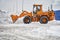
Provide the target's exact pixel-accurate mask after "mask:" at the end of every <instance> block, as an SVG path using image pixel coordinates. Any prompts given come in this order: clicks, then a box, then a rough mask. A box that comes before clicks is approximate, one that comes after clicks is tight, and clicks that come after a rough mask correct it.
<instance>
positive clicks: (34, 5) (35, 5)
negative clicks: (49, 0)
mask: <svg viewBox="0 0 60 40" xmlns="http://www.w3.org/2000/svg"><path fill="white" fill-rule="evenodd" d="M33 6H42V5H41V4H34V5H33Z"/></svg>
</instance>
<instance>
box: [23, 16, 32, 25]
mask: <svg viewBox="0 0 60 40" xmlns="http://www.w3.org/2000/svg"><path fill="white" fill-rule="evenodd" d="M23 22H24V23H25V24H29V23H31V18H30V17H29V16H26V17H25V18H24V19H23Z"/></svg>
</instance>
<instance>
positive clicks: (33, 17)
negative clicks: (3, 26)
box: [11, 4, 54, 24]
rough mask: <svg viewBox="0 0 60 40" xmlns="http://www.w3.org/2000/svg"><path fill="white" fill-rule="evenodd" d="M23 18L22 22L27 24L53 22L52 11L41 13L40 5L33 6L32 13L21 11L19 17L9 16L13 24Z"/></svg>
mask: <svg viewBox="0 0 60 40" xmlns="http://www.w3.org/2000/svg"><path fill="white" fill-rule="evenodd" d="M21 17H24V19H23V22H24V23H25V24H29V23H31V22H40V23H41V24H47V23H48V21H51V20H54V11H53V10H48V11H47V12H43V10H42V5H39V4H34V5H33V12H27V11H23V12H22V13H21V14H20V15H19V16H17V15H11V18H12V21H13V23H15V22H16V20H17V19H18V18H21Z"/></svg>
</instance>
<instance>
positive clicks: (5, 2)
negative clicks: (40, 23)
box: [0, 0, 60, 12]
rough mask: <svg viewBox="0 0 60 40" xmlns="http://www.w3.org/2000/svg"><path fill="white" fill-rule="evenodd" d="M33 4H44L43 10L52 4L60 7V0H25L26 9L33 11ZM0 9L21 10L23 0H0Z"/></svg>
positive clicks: (54, 6)
mask: <svg viewBox="0 0 60 40" xmlns="http://www.w3.org/2000/svg"><path fill="white" fill-rule="evenodd" d="M33 4H42V5H43V10H47V9H48V7H50V5H51V4H52V5H53V9H54V10H55V9H60V0H24V6H23V9H24V10H28V11H33ZM0 10H5V11H9V12H21V10H22V0H0Z"/></svg>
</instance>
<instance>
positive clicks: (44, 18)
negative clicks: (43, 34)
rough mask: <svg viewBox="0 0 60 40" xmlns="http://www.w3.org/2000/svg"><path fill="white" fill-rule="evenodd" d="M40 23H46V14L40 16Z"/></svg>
mask: <svg viewBox="0 0 60 40" xmlns="http://www.w3.org/2000/svg"><path fill="white" fill-rule="evenodd" d="M40 23H41V24H47V23H48V17H47V16H42V17H41V18H40Z"/></svg>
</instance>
